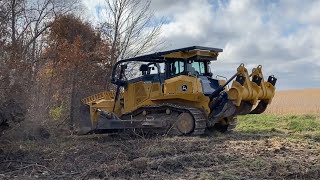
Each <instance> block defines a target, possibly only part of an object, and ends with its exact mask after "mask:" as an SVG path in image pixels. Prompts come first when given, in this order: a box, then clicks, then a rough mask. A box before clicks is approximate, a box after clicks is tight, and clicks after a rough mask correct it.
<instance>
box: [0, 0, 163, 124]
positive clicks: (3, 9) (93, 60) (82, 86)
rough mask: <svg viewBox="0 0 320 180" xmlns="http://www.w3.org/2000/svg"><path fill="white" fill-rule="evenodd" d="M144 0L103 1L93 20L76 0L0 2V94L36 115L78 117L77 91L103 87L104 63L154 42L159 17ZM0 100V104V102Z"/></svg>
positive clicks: (105, 85) (105, 87)
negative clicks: (98, 15)
mask: <svg viewBox="0 0 320 180" xmlns="http://www.w3.org/2000/svg"><path fill="white" fill-rule="evenodd" d="M150 3H151V2H150V1H145V0H106V1H105V3H104V4H103V5H102V6H103V12H102V13H103V14H102V15H101V16H100V17H101V19H100V20H99V23H93V22H90V21H88V20H87V19H86V18H85V17H83V15H81V13H80V12H82V11H83V9H84V6H83V5H82V2H81V1H79V0H70V1H65V0H42V1H33V0H2V1H0V52H1V53H0V91H1V93H0V100H1V102H2V103H5V102H7V101H9V100H10V101H12V100H14V101H15V102H17V104H19V106H21V107H22V108H23V109H24V110H25V112H26V118H29V119H30V120H33V121H36V120H39V121H41V122H42V121H45V120H48V119H56V120H62V121H63V122H65V123H66V124H67V125H68V126H69V127H70V128H73V127H74V126H75V125H76V122H77V120H78V119H79V118H80V117H79V113H78V109H79V107H80V105H81V103H80V100H81V99H82V98H83V97H86V96H88V95H92V94H94V93H97V92H100V91H104V90H110V89H112V88H113V87H112V85H111V84H110V80H109V78H110V75H111V68H112V66H113V65H114V64H115V63H116V62H117V61H118V60H119V59H123V58H128V57H134V56H137V55H139V54H143V53H146V52H149V51H152V50H153V48H155V47H157V46H158V45H159V44H160V43H161V41H159V39H158V37H159V33H160V30H161V25H162V21H161V19H160V20H156V18H155V17H154V15H153V13H152V10H151V9H150ZM0 106H1V105H0Z"/></svg>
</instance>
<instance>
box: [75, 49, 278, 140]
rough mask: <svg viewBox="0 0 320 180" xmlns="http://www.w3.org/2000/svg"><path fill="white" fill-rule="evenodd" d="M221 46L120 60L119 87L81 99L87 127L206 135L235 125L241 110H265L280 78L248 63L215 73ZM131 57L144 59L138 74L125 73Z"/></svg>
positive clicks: (116, 68) (115, 77)
mask: <svg viewBox="0 0 320 180" xmlns="http://www.w3.org/2000/svg"><path fill="white" fill-rule="evenodd" d="M222 51H223V50H222V49H218V48H210V47H201V46H192V47H186V48H181V49H174V50H170V51H164V52H157V53H153V54H148V55H143V56H139V57H134V58H129V59H124V60H120V61H118V62H117V63H116V64H115V65H114V67H113V69H112V77H111V82H112V84H114V85H115V86H116V88H115V90H114V91H109V92H101V93H99V94H95V95H92V96H90V97H87V98H84V99H83V100H82V101H83V106H82V107H81V113H82V118H84V119H83V120H84V121H90V122H91V123H90V124H91V127H90V131H88V132H96V133H102V132H103V133H105V132H106V133H108V132H114V131H121V130H135V131H137V130H139V131H140V130H141V131H143V132H147V133H149V132H152V133H160V134H174V135H202V134H204V133H205V132H206V131H211V130H214V129H217V130H219V131H221V132H225V131H228V130H232V129H233V128H235V126H236V118H237V116H238V115H245V114H260V113H263V112H264V111H265V110H266V108H267V106H268V104H270V103H271V101H272V98H273V97H274V94H275V84H276V81H277V79H276V78H275V77H274V76H273V75H272V76H269V78H268V80H267V81H265V80H264V78H263V74H262V67H261V65H259V66H258V67H256V68H254V69H253V70H252V72H251V73H250V74H249V72H248V70H247V69H246V68H245V67H244V65H243V64H241V65H240V66H239V67H238V68H237V72H236V73H235V74H234V75H233V76H232V77H231V78H230V79H222V80H221V78H220V79H219V78H217V77H216V78H213V77H212V76H213V74H212V73H211V71H210V64H211V62H212V61H216V60H217V57H218V55H219V53H220V52H222ZM129 63H138V64H139V74H140V75H139V76H135V77H134V78H132V79H128V78H127V77H126V74H127V71H132V66H130V68H129V66H128V64H129ZM126 70H127V71H126ZM231 83H232V84H231ZM229 84H231V86H230V87H228V85H229Z"/></svg>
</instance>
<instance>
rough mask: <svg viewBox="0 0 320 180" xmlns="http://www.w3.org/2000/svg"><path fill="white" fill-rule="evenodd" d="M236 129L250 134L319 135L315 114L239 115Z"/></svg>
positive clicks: (319, 129) (318, 120)
mask: <svg viewBox="0 0 320 180" xmlns="http://www.w3.org/2000/svg"><path fill="white" fill-rule="evenodd" d="M237 131H240V132H244V133H252V134H266V135H271V134H291V135H312V137H320V117H319V116H317V115H299V116H298V115H287V116H276V115H263V114H259V115H245V116H239V124H238V126H237Z"/></svg>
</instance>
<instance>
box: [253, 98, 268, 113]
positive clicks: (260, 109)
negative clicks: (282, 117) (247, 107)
mask: <svg viewBox="0 0 320 180" xmlns="http://www.w3.org/2000/svg"><path fill="white" fill-rule="evenodd" d="M267 107H268V102H266V101H263V100H261V101H260V102H259V104H258V105H257V107H256V108H254V110H252V111H251V112H250V114H261V113H263V112H264V111H265V110H266V109H267Z"/></svg>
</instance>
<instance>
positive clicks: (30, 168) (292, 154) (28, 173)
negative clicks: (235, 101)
mask: <svg viewBox="0 0 320 180" xmlns="http://www.w3.org/2000/svg"><path fill="white" fill-rule="evenodd" d="M319 177H320V140H319V139H315V138H310V137H302V138H292V137H291V136H290V134H285V133H281V132H274V133H269V134H261V133H260V134H259V133H257V134H248V133H245V132H241V131H237V130H236V131H234V132H231V133H227V134H220V133H214V134H212V135H208V136H204V137H155V136H153V137H143V136H141V135H136V136H132V135H131V136H127V135H88V136H77V135H60V136H58V135H57V136H54V135H51V136H50V137H48V138H40V139H37V138H34V139H24V140H19V141H11V140H8V139H6V137H2V138H1V139H0V179H37V178H38V179H318V178H319Z"/></svg>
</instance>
